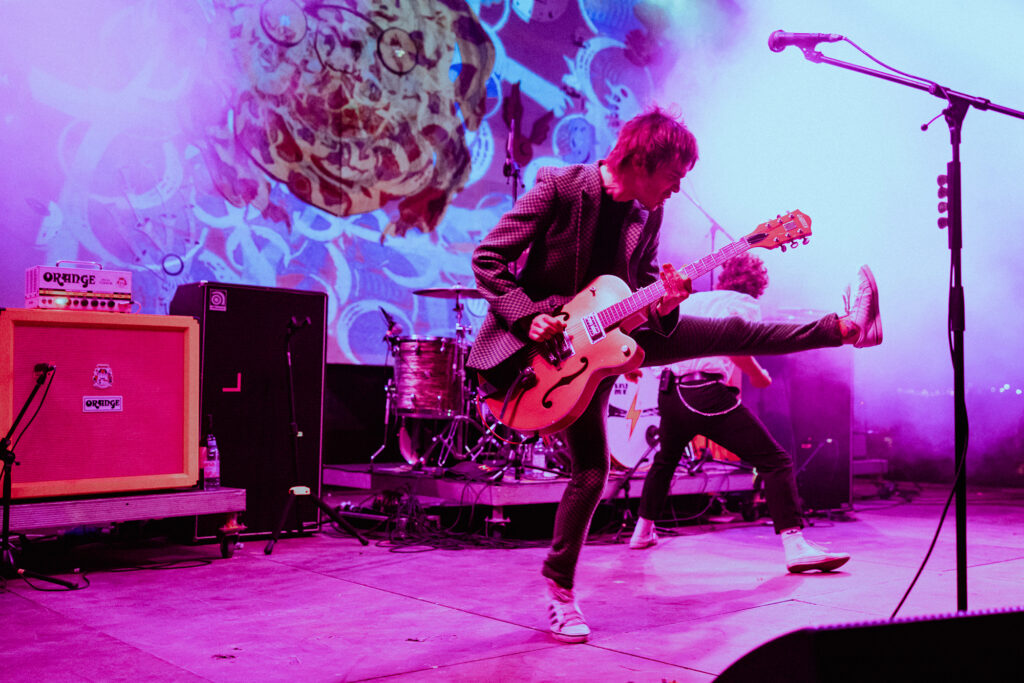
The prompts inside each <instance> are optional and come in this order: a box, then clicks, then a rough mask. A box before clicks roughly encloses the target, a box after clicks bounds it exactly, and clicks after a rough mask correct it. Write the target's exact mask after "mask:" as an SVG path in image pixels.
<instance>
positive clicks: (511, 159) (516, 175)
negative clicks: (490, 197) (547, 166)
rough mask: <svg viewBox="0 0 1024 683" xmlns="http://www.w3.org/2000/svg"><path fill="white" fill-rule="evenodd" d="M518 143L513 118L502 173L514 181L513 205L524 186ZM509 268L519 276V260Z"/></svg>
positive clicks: (509, 265)
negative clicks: (516, 154) (516, 149)
mask: <svg viewBox="0 0 1024 683" xmlns="http://www.w3.org/2000/svg"><path fill="white" fill-rule="evenodd" d="M515 143H516V120H515V118H513V119H512V120H511V121H510V122H509V124H508V139H507V140H506V141H505V165H504V166H503V167H502V173H504V174H505V177H506V178H509V179H510V180H511V181H512V205H513V206H515V203H516V202H517V201H519V188H520V187H522V186H523V181H522V180H521V178H522V170H521V169H520V168H519V162H518V161H516V157H515V154H514V152H513V150H515ZM508 267H509V270H510V271H511V272H512V276H513V277H519V261H518V260H517V261H513V262H512V263H510V264H508Z"/></svg>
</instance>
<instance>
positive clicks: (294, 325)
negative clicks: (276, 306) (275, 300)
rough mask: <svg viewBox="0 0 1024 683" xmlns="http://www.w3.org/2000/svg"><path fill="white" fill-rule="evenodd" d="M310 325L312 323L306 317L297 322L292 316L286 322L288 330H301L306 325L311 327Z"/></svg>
mask: <svg viewBox="0 0 1024 683" xmlns="http://www.w3.org/2000/svg"><path fill="white" fill-rule="evenodd" d="M311 324H312V321H311V320H310V319H309V316H306V317H305V318H303V319H302V320H299V319H298V318H297V317H296V316H294V315H293V316H292V319H291V320H290V321H288V329H289V330H301V329H302V328H303V327H305V326H307V325H311Z"/></svg>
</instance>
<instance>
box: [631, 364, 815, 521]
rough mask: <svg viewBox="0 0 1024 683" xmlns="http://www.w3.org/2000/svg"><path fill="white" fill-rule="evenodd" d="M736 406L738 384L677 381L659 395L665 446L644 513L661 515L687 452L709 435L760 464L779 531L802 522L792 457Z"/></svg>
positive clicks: (650, 479) (649, 481)
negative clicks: (673, 479)
mask: <svg viewBox="0 0 1024 683" xmlns="http://www.w3.org/2000/svg"><path fill="white" fill-rule="evenodd" d="M684 401H685V403H684ZM736 404H737V390H736V388H735V387H730V386H727V385H726V384H724V383H723V382H711V383H701V385H697V386H688V385H686V384H680V385H679V386H678V387H677V386H675V383H674V382H673V385H672V386H670V387H668V390H667V391H663V392H661V393H660V394H659V395H658V412H659V413H661V429H660V431H659V435H660V442H659V445H660V448H661V450H659V451H658V454H657V455H656V456H654V461H653V463H652V464H651V469H650V471H648V472H647V478H646V479H645V480H644V489H643V496H642V497H641V498H640V516H641V517H643V518H644V519H657V518H658V516H659V515H660V514H661V509H662V507H663V506H664V504H665V499H666V498H667V497H668V492H669V488H670V487H671V485H672V477H673V476H674V475H675V471H676V467H678V466H679V461H680V459H681V458H682V457H683V451H684V449H685V448H686V445H687V444H688V443H690V441H692V440H693V438H694V437H695V436H698V435H699V436H706V437H707V438H709V439H711V440H712V441H714V442H716V443H718V444H719V445H721V446H723V447H725V448H726V449H728V450H730V451H732V452H733V453H735V454H736V455H738V456H739V457H740V458H741V459H742V460H743V461H744V462H747V463H750V464H751V465H753V466H754V467H756V468H757V471H758V473H759V474H760V475H761V477H762V478H763V481H764V495H765V499H766V501H767V502H768V513H769V514H770V515H771V517H772V522H773V523H774V525H775V533H779V532H780V531H783V530H784V529H791V528H793V527H802V526H803V517H802V514H801V511H800V499H799V495H798V493H797V489H796V477H795V476H794V475H793V459H792V458H791V457H790V456H789V454H788V453H786V451H785V450H784V449H783V448H782V446H780V445H779V444H778V442H776V441H775V439H773V438H772V436H771V434H769V433H768V430H767V429H766V428H765V426H764V425H763V424H762V423H761V421H760V420H758V419H757V417H756V416H755V415H754V414H753V413H751V412H750V411H749V410H748V409H747V407H746V406H745V405H743V404H742V403H740V404H739V405H736ZM687 405H689V406H690V407H687ZM731 406H736V407H735V408H733V409H732V410H729V411H728V412H725V413H723V414H721V415H708V414H705V415H701V414H700V413H718V412H721V411H725V410H727V409H728V408H730V407H731ZM690 408H693V410H691V409H690ZM695 411H699V412H695Z"/></svg>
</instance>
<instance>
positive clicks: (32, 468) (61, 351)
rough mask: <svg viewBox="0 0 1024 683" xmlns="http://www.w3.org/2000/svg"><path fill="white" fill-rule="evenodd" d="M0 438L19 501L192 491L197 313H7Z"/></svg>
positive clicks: (0, 319)
mask: <svg viewBox="0 0 1024 683" xmlns="http://www.w3.org/2000/svg"><path fill="white" fill-rule="evenodd" d="M0 349H2V356H0V435H2V434H6V433H7V432H8V431H9V430H10V427H11V424H12V423H13V421H14V418H15V417H16V416H17V415H18V412H19V411H20V410H21V408H22V406H23V405H24V402H25V400H26V398H28V396H29V394H30V393H31V392H32V388H33V387H34V385H35V384H36V381H37V377H38V376H39V370H38V369H37V366H38V365H39V364H49V365H53V366H54V367H55V369H54V370H53V372H52V377H51V378H50V379H49V380H48V381H47V382H46V383H44V384H43V385H42V386H41V388H40V389H39V391H38V392H37V393H36V396H35V399H34V400H33V402H32V404H31V405H30V406H29V408H28V410H27V411H26V412H25V415H24V417H23V418H22V420H21V423H20V424H19V425H18V428H17V430H16V431H15V433H14V435H13V438H12V443H13V447H12V448H11V450H12V451H13V452H14V454H15V455H16V456H17V462H18V466H16V467H15V468H14V473H13V476H12V477H11V483H12V494H13V497H14V498H42V497H52V496H76V495H85V494H100V493H116V492H121V491H141V490H152V489H169V488H187V487H190V486H194V485H195V484H196V482H197V481H198V477H199V443H198V441H199V426H198V419H199V412H198V400H199V331H198V323H197V322H196V321H195V320H194V319H193V318H191V317H188V316H174V315H143V314H125V313H99V312H89V311H44V310H25V309H11V308H8V309H3V310H0Z"/></svg>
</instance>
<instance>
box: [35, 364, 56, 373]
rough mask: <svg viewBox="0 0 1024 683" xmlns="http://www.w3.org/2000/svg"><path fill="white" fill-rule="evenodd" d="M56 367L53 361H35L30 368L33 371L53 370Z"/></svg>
mask: <svg viewBox="0 0 1024 683" xmlns="http://www.w3.org/2000/svg"><path fill="white" fill-rule="evenodd" d="M56 369H57V366H56V365H54V364H53V363H36V364H35V367H33V368H32V370H33V372H53V371H54V370H56Z"/></svg>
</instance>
